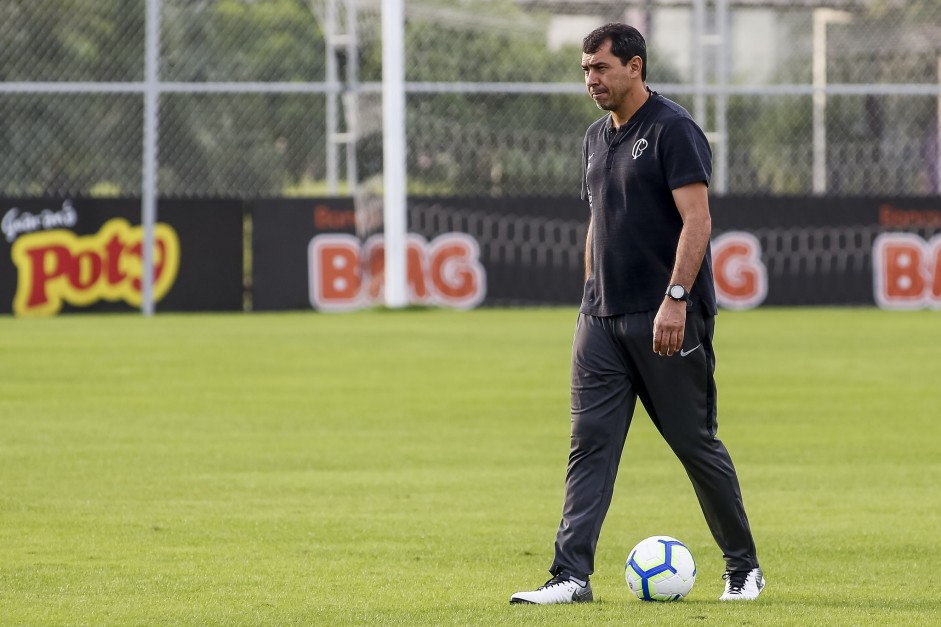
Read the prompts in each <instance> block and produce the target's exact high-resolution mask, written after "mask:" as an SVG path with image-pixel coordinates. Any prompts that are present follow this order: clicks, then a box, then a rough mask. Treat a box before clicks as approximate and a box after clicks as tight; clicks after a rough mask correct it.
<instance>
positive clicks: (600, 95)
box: [582, 40, 639, 111]
mask: <svg viewBox="0 0 941 627" xmlns="http://www.w3.org/2000/svg"><path fill="white" fill-rule="evenodd" d="M635 61H639V59H638V58H637V57H634V59H632V60H631V61H629V62H628V63H627V65H622V64H621V60H620V59H619V58H617V57H616V56H614V55H613V54H611V41H610V40H608V41H605V42H604V43H603V44H602V45H601V47H600V48H599V49H598V50H597V51H595V52H594V53H592V54H587V53H582V71H583V72H584V73H585V86H586V87H587V88H588V94H589V95H590V96H591V98H592V100H594V101H595V104H596V105H598V108H599V109H603V110H605V111H616V110H617V109H618V107H620V106H621V104H622V103H623V102H624V101H625V100H626V97H627V94H628V92H629V91H630V89H631V82H632V79H633V77H634V74H635V71H634V69H633V68H634V66H635V65H636V64H635Z"/></svg>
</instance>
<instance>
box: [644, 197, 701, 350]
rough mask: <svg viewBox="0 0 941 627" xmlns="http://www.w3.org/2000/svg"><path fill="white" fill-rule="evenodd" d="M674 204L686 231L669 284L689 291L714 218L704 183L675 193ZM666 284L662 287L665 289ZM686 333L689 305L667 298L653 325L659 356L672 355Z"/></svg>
mask: <svg viewBox="0 0 941 627" xmlns="http://www.w3.org/2000/svg"><path fill="white" fill-rule="evenodd" d="M673 201H674V202H675V203H676V208H677V210H678V211H679V213H680V217H681V218H682V219H683V229H682V230H681V231H680V240H679V243H678V244H677V246H676V261H675V262H674V264H673V274H672V275H671V276H670V285H673V284H674V283H679V284H680V285H682V286H683V287H685V288H686V291H687V292H688V291H689V290H690V289H691V288H692V287H693V282H694V281H695V280H696V275H697V274H699V267H700V266H701V265H702V260H703V257H704V256H705V255H706V249H707V248H708V246H709V237H710V235H711V234H712V217H711V216H710V214H709V194H708V190H707V188H706V184H705V183H692V184H690V185H684V186H683V187H680V188H677V189H675V190H673ZM666 287H667V286H666V285H664V286H663V288H664V290H666ZM685 332H686V303H685V302H682V301H675V300H673V299H672V298H666V297H664V299H663V303H662V304H661V305H660V310H659V311H658V312H657V317H656V318H655V319H654V325H653V350H654V352H655V353H657V354H658V355H668V356H669V355H672V354H673V353H675V352H676V351H678V350H680V348H681V347H682V346H683V337H684V335H685Z"/></svg>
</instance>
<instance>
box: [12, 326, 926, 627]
mask: <svg viewBox="0 0 941 627" xmlns="http://www.w3.org/2000/svg"><path fill="white" fill-rule="evenodd" d="M575 315H576V312H575V310H574V309H538V310H517V311H511V310H476V311H472V312H465V313H460V312H451V311H409V312H388V311H374V312H363V313H359V314H350V315H323V314H315V313H312V312H308V313H291V314H253V315H244V314H242V315H239V314H229V315H166V314H158V315H157V316H155V317H153V318H149V319H146V318H143V317H140V316H136V315H81V314H76V315H70V316H62V317H59V318H56V319H51V320H28V319H13V318H9V317H7V318H0V424H2V425H3V438H2V440H0V476H2V477H3V481H2V482H0V590H2V594H0V617H2V618H0V622H2V623H4V624H11V625H37V626H38V625H50V624H56V625H61V624H95V625H103V624H107V625H140V624H172V625H222V624H226V625H230V624H238V625H242V624H244V625H249V624H251V625H275V624H278V625H292V624H301V625H314V624H316V625H367V624H368V625H376V624H379V625H382V624H400V625H514V626H515V625H520V624H526V625H547V626H548V625H558V624H586V625H587V624H590V625H623V624H624V623H625V620H626V618H625V617H627V618H628V619H629V622H630V623H631V624H636V625H664V624H673V625H679V624H702V625H720V624H740V625H746V624H747V625H794V626H804V625H810V624H820V623H821V622H825V623H826V624H832V625H876V624H878V625H905V626H906V627H907V626H910V625H934V624H936V623H937V617H938V615H939V612H941V601H939V599H938V597H937V595H935V594H932V591H933V590H937V589H938V587H939V585H941V573H939V570H938V567H937V565H938V563H939V562H941V549H939V547H938V544H937V543H936V542H933V541H932V538H934V537H935V535H936V530H937V528H938V527H939V524H941V514H939V511H938V508H937V503H938V502H939V500H941V488H939V485H938V483H937V481H936V476H937V470H938V459H937V442H938V439H939V437H941V427H939V422H938V420H937V402H938V392H937V381H938V380H939V379H941V325H939V324H938V320H937V312H928V311H925V312H913V313H905V312H881V311H877V310H874V309H848V308H843V309H788V310H775V309H761V310H756V311H750V312H742V313H733V312H723V313H722V314H721V315H720V317H719V319H718V330H717V337H716V346H717V353H718V359H719V362H718V363H719V369H718V372H717V376H718V384H719V389H720V395H719V399H720V404H719V424H720V429H719V436H720V437H721V438H722V440H723V441H724V442H725V444H726V445H727V446H728V447H729V449H730V450H731V452H732V455H733V458H734V460H735V463H736V466H737V469H738V472H739V477H740V480H741V482H742V489H743V493H744V497H745V503H746V505H747V507H748V514H749V518H750V522H751V525H752V528H753V530H754V532H755V535H756V541H757V543H758V550H759V556H760V558H761V560H762V565H763V567H764V568H765V570H766V573H767V577H768V581H769V584H768V589H767V590H766V592H765V593H764V594H763V595H762V597H761V598H760V599H759V600H758V601H757V602H755V603H749V604H734V605H729V604H720V603H719V602H718V601H717V600H716V599H717V598H718V596H719V594H720V592H721V588H722V581H721V579H720V578H719V576H720V574H721V572H722V569H723V563H722V558H721V556H720V555H719V551H718V549H717V548H716V546H715V543H714V541H713V540H712V538H711V537H710V535H709V532H708V530H707V529H706V526H705V523H704V522H703V519H702V514H701V512H700V511H699V508H698V505H697V503H696V498H695V495H694V494H693V491H692V489H691V488H690V485H689V481H688V479H687V478H686V476H685V473H684V472H683V470H682V468H681V467H680V465H679V463H678V462H677V461H676V459H675V458H674V457H673V455H672V453H671V452H670V451H669V449H668V448H667V446H666V444H665V443H664V442H663V440H662V439H661V438H660V436H659V435H658V434H657V433H656V430H655V429H654V428H653V426H652V425H651V424H650V422H649V421H648V420H647V419H646V418H645V416H644V415H643V412H642V410H640V408H638V415H637V416H636V417H635V420H634V424H633V426H632V430H631V435H630V437H629V438H628V441H627V447H626V450H625V455H624V458H623V461H622V465H621V470H620V477H619V480H618V488H617V491H616V493H615V497H614V502H613V504H612V508H611V511H610V513H609V515H608V518H607V520H606V523H605V526H604V529H603V531H602V535H601V540H600V543H599V551H598V559H597V563H596V573H595V575H594V577H593V579H592V583H593V586H594V588H595V595H596V599H598V602H596V603H594V604H589V605H584V606H577V607H572V606H564V607H558V606H557V607H519V606H510V605H509V604H508V602H507V601H508V598H509V596H510V594H512V593H513V592H515V591H516V590H520V589H524V588H527V587H530V586H535V585H538V584H540V583H542V581H544V580H545V578H547V574H546V572H545V569H546V568H547V566H548V563H549V561H550V559H551V551H552V538H553V534H554V532H555V529H556V526H557V525H558V521H559V514H560V511H559V507H560V504H561V495H562V483H563V480H564V476H565V464H566V460H567V455H568V439H569V433H568V430H569V416H568V401H569V399H568V370H569V350H570V346H571V329H572V324H573V322H574V319H575ZM912 338H918V341H917V342H915V343H913V342H912ZM655 533H668V534H670V535H674V536H677V537H679V538H680V539H682V540H683V541H684V542H686V543H687V544H688V545H689V546H690V547H691V549H692V550H693V553H694V555H695V557H696V559H697V565H698V567H699V573H698V577H697V582H696V586H695V587H694V588H693V591H692V593H691V595H690V597H689V598H688V600H686V601H684V602H681V603H677V604H668V605H659V604H647V603H640V602H638V601H636V600H634V599H633V598H632V597H631V596H630V594H629V593H628V591H627V588H626V586H625V584H624V580H623V565H624V559H625V557H626V554H627V551H628V550H629V549H630V547H631V546H632V545H633V544H634V543H636V542H637V541H638V540H639V539H641V538H643V537H646V536H647V535H653V534H655ZM822 617H825V619H824V618H822Z"/></svg>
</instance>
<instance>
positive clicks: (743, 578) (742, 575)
mask: <svg viewBox="0 0 941 627" xmlns="http://www.w3.org/2000/svg"><path fill="white" fill-rule="evenodd" d="M722 578H723V579H725V592H724V593H723V594H722V596H721V597H719V600H720V601H754V600H755V599H757V598H758V595H759V594H761V591H762V590H764V589H765V576H764V575H763V574H761V569H760V568H752V569H751V570H727V571H725V574H724V575H722Z"/></svg>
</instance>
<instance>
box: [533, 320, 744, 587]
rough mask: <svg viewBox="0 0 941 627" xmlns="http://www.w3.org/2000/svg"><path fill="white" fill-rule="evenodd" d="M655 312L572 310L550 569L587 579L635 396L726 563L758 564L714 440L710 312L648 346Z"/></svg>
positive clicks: (734, 481)
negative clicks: (669, 346) (567, 405)
mask: <svg viewBox="0 0 941 627" xmlns="http://www.w3.org/2000/svg"><path fill="white" fill-rule="evenodd" d="M654 315H655V314H654V312H649V313H639V314H628V315H624V316H616V317H611V318H596V317H594V316H587V315H584V314H579V317H578V323H577V325H576V330H575V341H574V345H573V347H572V444H571V452H570V454H569V463H568V471H567V474H566V479H565V505H564V507H563V511H562V523H561V524H560V525H559V531H558V534H557V535H556V542H555V560H554V562H553V564H552V567H551V568H550V571H551V572H552V573H553V574H557V573H559V572H565V573H568V574H570V575H573V576H576V577H580V578H587V577H588V575H590V574H592V573H593V572H594V560H595V547H596V546H597V544H598V536H599V534H600V533H601V523H602V522H603V521H604V517H605V514H606V513H607V511H608V506H609V505H610V504H611V497H612V495H613V493H614V479H615V477H616V475H617V470H618V464H619V462H620V459H621V452H622V450H623V449H624V441H625V439H626V438H627V432H628V429H629V428H630V424H631V417H632V416H633V413H634V406H635V404H636V402H637V398H638V397H639V398H640V400H641V402H642V403H643V405H644V408H645V409H646V410H647V413H648V414H649V415H650V417H651V418H652V419H653V422H654V425H656V427H657V430H658V431H659V432H660V434H661V435H662V436H663V438H664V439H665V440H666V442H667V444H669V446H670V448H671V449H672V450H673V452H674V453H675V454H676V456H677V457H678V458H679V460H680V462H681V463H682V464H683V467H684V468H685V469H686V473H687V474H688V475H689V478H690V481H692V483H693V488H694V490H695V491H696V496H697V497H698V498H699V504H700V506H701V507H702V511H703V514H704V515H705V517H706V523H707V524H708V525H709V529H710V530H711V531H712V535H713V537H714V538H715V540H716V542H717V543H718V545H719V548H720V549H721V550H722V554H723V556H724V557H725V560H726V564H727V567H728V568H730V569H732V570H747V569H751V568H755V567H757V566H758V560H757V557H756V555H755V543H754V540H753V539H752V534H751V530H750V528H749V526H748V519H747V518H746V516H745V508H744V505H743V504H742V494H741V490H740V489H739V485H738V478H737V477H736V474H735V467H734V466H733V465H732V460H731V458H730V457H729V453H728V451H727V450H726V448H725V445H723V444H722V442H721V441H719V439H718V438H716V428H717V425H716V386H715V379H714V378H713V372H714V370H715V355H714V353H713V348H712V337H713V331H714V328H715V319H714V318H713V317H712V316H703V315H702V314H700V313H698V312H694V311H690V312H688V314H687V319H686V335H685V338H684V341H683V349H682V351H681V352H680V353H674V354H673V356H672V357H666V356H663V357H661V356H659V355H657V354H656V353H654V352H653V319H654Z"/></svg>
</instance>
